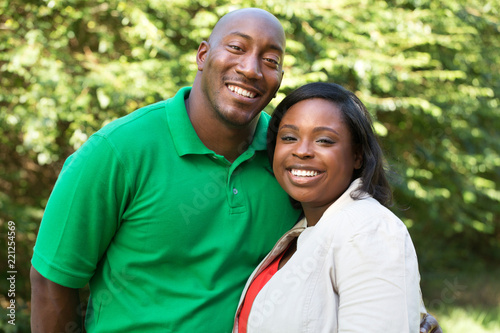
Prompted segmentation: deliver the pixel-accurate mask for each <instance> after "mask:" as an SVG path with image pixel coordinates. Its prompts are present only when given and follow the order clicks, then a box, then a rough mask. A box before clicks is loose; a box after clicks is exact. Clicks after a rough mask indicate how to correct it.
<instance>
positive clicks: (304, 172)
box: [291, 169, 319, 177]
mask: <svg viewBox="0 0 500 333" xmlns="http://www.w3.org/2000/svg"><path fill="white" fill-rule="evenodd" d="M291 172H292V175H294V176H297V177H314V176H317V175H318V174H319V173H318V171H312V170H297V169H292V170H291Z"/></svg>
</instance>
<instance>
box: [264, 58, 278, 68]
mask: <svg viewBox="0 0 500 333" xmlns="http://www.w3.org/2000/svg"><path fill="white" fill-rule="evenodd" d="M265 60H266V61H267V62H270V63H271V64H273V65H276V66H278V65H279V62H278V61H276V60H274V59H272V58H265Z"/></svg>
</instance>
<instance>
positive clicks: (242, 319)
mask: <svg viewBox="0 0 500 333" xmlns="http://www.w3.org/2000/svg"><path fill="white" fill-rule="evenodd" d="M286 250H287V249H285V250H284V251H283V253H281V254H280V255H279V256H278V257H276V258H275V259H274V260H273V262H272V263H271V264H270V265H269V266H267V267H266V268H264V270H263V271H262V272H260V274H259V275H257V276H256V277H255V278H254V280H253V281H252V283H251V284H250V286H249V287H248V290H247V293H246V295H245V299H244V300H243V305H242V307H241V310H240V314H239V316H238V333H246V332H247V323H248V316H249V314H250V309H251V308H252V304H253V301H254V300H255V297H257V294H258V293H259V292H260V291H261V290H262V288H264V286H265V285H266V283H267V282H268V281H269V280H271V278H272V277H273V275H274V274H276V272H277V271H278V266H279V263H280V261H281V258H282V257H283V255H284V254H285V252H286Z"/></svg>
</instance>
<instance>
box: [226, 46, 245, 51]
mask: <svg viewBox="0 0 500 333" xmlns="http://www.w3.org/2000/svg"><path fill="white" fill-rule="evenodd" d="M229 47H230V48H232V49H233V50H236V51H243V49H242V48H241V47H239V46H236V45H229Z"/></svg>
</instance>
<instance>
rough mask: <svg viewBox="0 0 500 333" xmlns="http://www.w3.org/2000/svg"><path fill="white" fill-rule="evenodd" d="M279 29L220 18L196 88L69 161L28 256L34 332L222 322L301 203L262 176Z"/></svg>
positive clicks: (130, 120) (256, 16)
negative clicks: (83, 300) (82, 314)
mask: <svg viewBox="0 0 500 333" xmlns="http://www.w3.org/2000/svg"><path fill="white" fill-rule="evenodd" d="M284 49H285V34H284V32H283V28H282V26H281V24H280V23H279V21H278V20H277V19H276V18H275V17H274V16H272V15H271V14H270V13H268V12H266V11H263V10H260V9H255V8H251V9H243V10H239V11H235V12H232V13H229V14H228V15H226V16H224V17H223V18H222V19H221V20H220V21H219V22H218V23H217V25H216V26H215V28H214V30H213V32H212V34H211V36H210V38H209V40H208V41H207V42H205V41H204V42H202V43H201V44H200V46H199V49H198V53H197V59H196V60H197V64H198V72H197V75H196V78H195V80H194V83H193V86H192V88H183V89H181V90H179V92H178V93H177V94H176V95H175V97H173V98H171V99H169V100H166V101H163V102H160V103H156V104H153V105H149V106H147V107H145V108H142V109H140V110H137V111H135V112H133V113H132V114H130V115H128V116H126V117H123V118H121V119H119V120H117V121H114V122H112V123H111V124H109V125H108V126H106V127H104V128H103V129H101V130H100V131H98V132H97V133H96V134H94V135H93V136H92V137H91V138H90V139H89V140H88V141H87V142H86V143H85V144H84V145H83V146H82V147H81V148H80V149H79V150H78V151H77V152H76V153H75V154H73V155H72V156H71V157H70V158H68V160H67V161H66V163H65V165H64V168H63V170H62V171H61V174H60V177H59V179H58V181H57V183H56V185H55V187H54V190H53V193H52V194H51V197H50V199H49V202H48V204H47V208H46V211H45V213H44V217H43V220H42V223H41V227H40V231H39V235H38V239H37V243H36V245H35V249H34V255H33V259H32V265H33V267H32V271H31V281H32V331H33V332H60V331H77V329H78V325H79V320H80V319H79V311H78V309H79V302H80V301H79V297H78V289H79V288H82V287H83V286H85V285H86V284H87V283H89V285H90V293H91V294H90V300H89V305H88V311H87V315H86V323H85V326H86V330H87V332H160V331H161V332H196V331H203V332H230V331H231V327H232V324H233V318H234V312H235V309H236V306H237V303H238V299H239V296H240V293H241V290H242V288H243V286H244V284H245V281H246V279H247V277H248V276H249V275H250V273H251V272H252V270H253V269H254V267H255V266H256V265H257V264H258V262H259V261H260V260H261V259H262V257H263V256H264V255H265V254H266V253H267V252H268V251H269V250H270V249H271V248H272V246H273V244H274V243H275V242H276V240H277V239H278V238H279V237H280V236H281V235H282V234H283V233H284V232H285V231H287V230H288V229H289V228H290V227H291V226H293V224H294V223H295V221H296V220H297V217H298V215H299V212H297V211H295V210H293V209H292V207H291V206H290V204H289V201H288V197H287V196H286V194H285V193H284V192H283V191H282V190H281V188H280V187H279V185H278V184H277V183H276V182H275V180H274V178H273V176H272V175H271V173H270V171H269V168H268V163H267V158H266V152H265V149H266V140H265V137H266V129H267V125H268V116H267V115H265V114H262V113H261V110H262V109H263V108H264V107H265V106H266V105H267V104H268V103H269V101H270V100H271V99H272V98H273V97H274V96H275V94H276V92H277V90H278V88H279V86H280V84H281V79H282V75H283V71H282V65H283V56H284Z"/></svg>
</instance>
